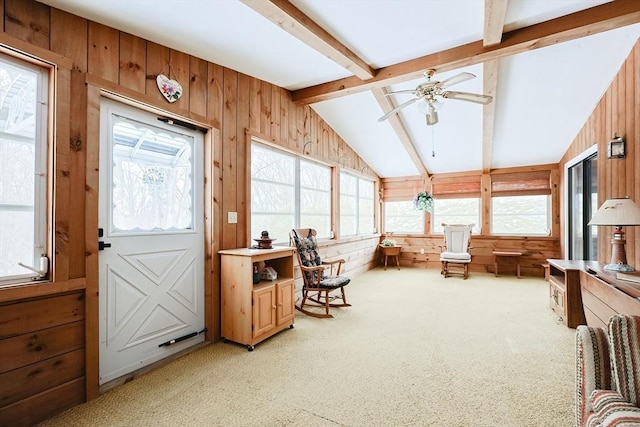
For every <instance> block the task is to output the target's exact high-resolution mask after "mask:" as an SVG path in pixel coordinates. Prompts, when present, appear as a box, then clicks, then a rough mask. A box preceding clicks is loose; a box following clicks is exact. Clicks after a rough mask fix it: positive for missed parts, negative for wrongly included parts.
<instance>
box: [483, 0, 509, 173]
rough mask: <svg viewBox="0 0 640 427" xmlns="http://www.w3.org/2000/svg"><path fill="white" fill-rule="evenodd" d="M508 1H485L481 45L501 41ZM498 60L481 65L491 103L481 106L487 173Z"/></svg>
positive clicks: (494, 112)
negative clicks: (491, 98)
mask: <svg viewBox="0 0 640 427" xmlns="http://www.w3.org/2000/svg"><path fill="white" fill-rule="evenodd" d="M508 3H509V0H485V2H484V39H483V45H484V46H485V47H486V46H493V45H496V44H499V43H500V42H501V41H502V31H503V30H504V23H505V18H506V16H507V4H508ZM499 65H500V62H499V60H498V59H492V60H490V61H486V62H484V63H483V64H482V91H483V93H484V94H485V95H489V96H492V97H493V102H490V103H489V104H487V105H483V106H482V171H483V172H484V173H488V172H489V171H490V170H491V164H492V161H493V129H494V126H495V120H496V102H497V98H496V92H497V91H498V68H499Z"/></svg>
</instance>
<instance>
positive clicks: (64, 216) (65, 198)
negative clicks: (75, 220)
mask: <svg viewBox="0 0 640 427" xmlns="http://www.w3.org/2000/svg"><path fill="white" fill-rule="evenodd" d="M56 83H57V94H58V96H59V98H58V99H57V102H56V103H55V104H56V105H55V114H56V121H57V123H56V126H55V132H56V136H55V138H56V144H55V146H54V153H55V181H54V184H55V188H54V192H53V194H54V199H53V200H54V218H55V223H54V246H53V247H54V250H55V257H54V259H53V277H54V279H56V280H67V279H69V264H70V262H71V261H70V258H69V249H70V248H69V224H70V222H71V218H72V214H71V212H70V201H71V199H72V197H71V195H70V189H71V185H70V182H71V181H70V177H71V176H72V174H73V171H72V170H71V169H70V163H71V161H70V160H71V159H70V151H71V144H70V143H69V142H70V141H71V138H70V135H69V124H70V123H71V108H70V107H71V106H70V101H71V71H70V70H67V69H64V68H59V69H58V73H57V82H56ZM79 214H80V215H82V213H81V212H80V213H79ZM77 237H78V238H79V240H80V241H79V242H78V243H79V244H81V243H82V236H77Z"/></svg>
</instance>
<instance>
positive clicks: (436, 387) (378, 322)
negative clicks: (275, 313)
mask: <svg viewBox="0 0 640 427" xmlns="http://www.w3.org/2000/svg"><path fill="white" fill-rule="evenodd" d="M346 290H347V297H348V299H349V302H350V303H352V304H353V307H349V308H341V309H334V310H333V313H334V315H335V318H334V319H316V318H312V317H309V316H306V315H304V314H302V313H299V312H297V315H296V324H295V328H294V329H290V330H286V331H283V332H282V333H280V334H278V335H276V336H274V337H272V338H271V339H269V340H267V341H265V342H263V343H260V344H258V345H257V346H256V349H255V351H253V352H248V351H247V350H246V348H245V347H244V346H240V345H236V344H231V343H226V344H225V343H216V344H212V345H208V346H205V347H204V348H201V349H199V350H197V351H195V352H193V353H190V354H188V355H186V356H184V357H182V358H180V359H178V360H176V361H174V362H172V363H171V364H169V365H167V366H164V367H162V368H160V369H158V370H155V371H153V372H150V373H148V374H146V375H143V376H141V377H139V378H137V379H135V380H134V381H132V382H130V383H127V384H125V385H123V386H121V387H118V388H116V389H114V390H112V391H109V392H107V393H105V394H103V395H102V396H101V397H100V398H98V399H96V400H94V401H91V402H89V403H87V404H84V405H80V406H78V407H75V408H73V409H71V410H69V411H67V412H65V413H63V414H60V415H59V416H57V417H55V418H52V419H50V420H48V421H46V422H45V423H43V424H42V426H65V427H68V426H92V427H93V426H447V427H449V426H474V427H475V426H510V427H511V426H513V427H520V426H536V427H541V426H553V427H558V426H571V425H573V402H574V395H573V387H574V369H575V368H574V330H573V329H568V328H566V327H565V326H563V325H562V324H561V323H560V322H558V321H557V319H556V316H555V315H554V314H553V313H552V311H551V310H550V309H549V305H548V296H547V295H548V286H547V283H546V282H545V281H544V280H543V279H542V278H527V277H525V278H522V279H520V280H518V279H516V278H515V277H508V276H502V277H498V278H496V277H494V276H493V275H491V274H482V273H473V274H472V275H471V277H470V278H469V279H467V280H463V279H462V278H457V277H450V278H447V279H443V278H442V277H441V276H440V274H439V271H436V270H424V269H410V268H402V269H401V270H400V271H398V270H395V269H389V270H387V271H384V270H382V269H379V268H378V269H375V270H372V271H369V272H366V273H363V274H360V275H358V276H355V277H353V278H352V282H351V284H350V285H349V286H348V287H347V288H346Z"/></svg>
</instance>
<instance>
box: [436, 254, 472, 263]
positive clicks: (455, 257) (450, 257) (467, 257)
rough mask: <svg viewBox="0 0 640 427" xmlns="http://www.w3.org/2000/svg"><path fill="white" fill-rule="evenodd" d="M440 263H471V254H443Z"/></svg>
mask: <svg viewBox="0 0 640 427" xmlns="http://www.w3.org/2000/svg"><path fill="white" fill-rule="evenodd" d="M440 261H449V262H456V261H458V262H461V261H467V262H468V261H471V254H469V253H465V252H442V253H441V254H440Z"/></svg>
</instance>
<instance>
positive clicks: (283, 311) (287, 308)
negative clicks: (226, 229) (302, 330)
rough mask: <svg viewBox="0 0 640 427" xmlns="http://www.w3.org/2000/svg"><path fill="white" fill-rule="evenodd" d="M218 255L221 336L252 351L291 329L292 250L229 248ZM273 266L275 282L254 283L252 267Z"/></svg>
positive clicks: (292, 313) (293, 317)
mask: <svg viewBox="0 0 640 427" xmlns="http://www.w3.org/2000/svg"><path fill="white" fill-rule="evenodd" d="M219 254H220V256H221V282H222V283H221V292H222V295H221V297H222V337H223V338H224V339H225V340H229V341H234V342H237V343H240V344H243V345H246V346H247V349H248V350H249V351H252V350H253V348H254V346H255V345H256V344H257V343H259V342H260V341H263V340H265V339H266V338H268V337H270V336H272V335H274V334H276V333H277V332H280V331H282V330H283V329H286V328H292V327H293V323H294V319H295V297H294V294H295V282H294V279H293V254H294V248H289V247H285V248H273V249H231V250H223V251H220V252H219ZM262 263H264V264H265V265H267V266H269V267H272V268H273V269H274V270H275V271H276V273H277V276H278V277H277V279H275V280H261V281H260V282H258V283H257V284H254V283H253V271H254V267H255V266H258V265H262Z"/></svg>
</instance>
